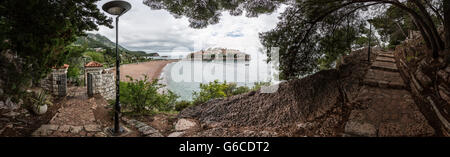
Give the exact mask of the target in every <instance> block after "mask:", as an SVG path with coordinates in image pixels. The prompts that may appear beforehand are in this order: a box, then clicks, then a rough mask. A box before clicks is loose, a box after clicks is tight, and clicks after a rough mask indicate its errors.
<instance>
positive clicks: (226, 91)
mask: <svg viewBox="0 0 450 157" xmlns="http://www.w3.org/2000/svg"><path fill="white" fill-rule="evenodd" d="M267 85H270V82H256V83H255V84H254V86H253V88H249V87H247V86H240V87H237V84H236V83H227V82H223V83H220V82H219V81H218V80H215V81H213V82H210V83H208V84H200V91H199V92H194V93H193V96H194V100H193V102H192V104H191V105H197V104H202V103H205V102H207V101H209V100H212V99H218V98H226V97H230V96H233V95H239V94H243V93H248V92H250V91H256V90H259V89H261V87H262V86H267ZM182 105H185V104H182Z"/></svg>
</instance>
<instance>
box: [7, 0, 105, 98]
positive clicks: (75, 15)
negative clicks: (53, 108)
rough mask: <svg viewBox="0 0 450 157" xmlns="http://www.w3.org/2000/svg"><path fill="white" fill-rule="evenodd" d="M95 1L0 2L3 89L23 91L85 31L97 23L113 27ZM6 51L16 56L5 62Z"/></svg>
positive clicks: (61, 60) (64, 55) (61, 59)
mask: <svg viewBox="0 0 450 157" xmlns="http://www.w3.org/2000/svg"><path fill="white" fill-rule="evenodd" d="M97 1H98V0H77V1H49V0H20V1H18V0H2V1H0V51H1V54H2V55H0V61H1V63H2V64H0V66H1V67H0V69H5V71H3V70H2V72H1V74H0V77H1V78H0V79H2V80H4V81H5V82H4V86H5V87H4V88H6V90H5V91H7V92H8V93H9V94H14V93H18V92H20V91H23V90H24V89H25V88H26V86H27V85H28V84H29V81H30V80H33V81H34V82H35V83H36V82H38V80H39V79H41V78H44V77H45V76H46V75H47V74H48V73H49V72H50V68H51V67H54V66H61V65H62V64H63V63H64V61H65V58H67V56H68V55H69V54H68V53H67V51H65V48H66V46H68V45H70V44H71V43H72V42H74V41H75V39H76V36H82V35H84V31H92V30H97V29H98V25H105V26H108V27H112V26H111V22H112V19H111V18H108V17H107V16H106V15H104V14H103V13H101V12H100V10H99V9H98V7H97V5H96V2H97ZM5 51H9V52H10V54H14V55H17V59H14V60H13V61H8V59H5V58H6V57H4V56H3V54H4V53H5ZM11 76H14V77H11ZM12 78H14V79H12Z"/></svg>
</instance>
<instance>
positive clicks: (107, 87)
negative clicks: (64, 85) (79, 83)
mask: <svg viewBox="0 0 450 157" xmlns="http://www.w3.org/2000/svg"><path fill="white" fill-rule="evenodd" d="M87 74H92V76H93V79H92V88H93V91H94V94H100V95H102V96H103V97H104V98H105V99H107V100H111V99H115V95H116V84H115V77H114V73H112V72H111V71H110V70H104V69H103V67H86V75H87ZM86 78H87V77H86ZM86 82H87V81H86Z"/></svg>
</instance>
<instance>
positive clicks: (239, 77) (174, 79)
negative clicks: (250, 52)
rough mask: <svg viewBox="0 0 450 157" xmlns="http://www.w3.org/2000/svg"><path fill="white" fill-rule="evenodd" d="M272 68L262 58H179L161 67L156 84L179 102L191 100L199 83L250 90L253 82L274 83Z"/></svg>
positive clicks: (275, 74) (274, 69)
mask: <svg viewBox="0 0 450 157" xmlns="http://www.w3.org/2000/svg"><path fill="white" fill-rule="evenodd" d="M276 69H277V68H276V66H275V65H273V64H270V63H267V61H265V60H264V59H254V60H250V61H233V60H231V61H217V60H215V61H192V60H187V59H181V60H180V61H178V62H173V63H170V64H168V65H166V67H164V69H163V72H162V73H161V75H160V80H161V81H160V83H163V84H165V85H166V89H168V90H170V91H172V92H174V93H175V94H177V95H178V96H180V98H179V100H188V101H190V100H192V99H193V93H194V92H198V91H200V84H202V83H203V84H207V83H209V82H213V81H215V80H218V81H219V82H227V83H236V84H237V86H247V87H250V88H251V87H253V86H254V83H256V82H271V83H273V84H274V83H277V82H278V79H277V78H276V76H278V71H277V70H276Z"/></svg>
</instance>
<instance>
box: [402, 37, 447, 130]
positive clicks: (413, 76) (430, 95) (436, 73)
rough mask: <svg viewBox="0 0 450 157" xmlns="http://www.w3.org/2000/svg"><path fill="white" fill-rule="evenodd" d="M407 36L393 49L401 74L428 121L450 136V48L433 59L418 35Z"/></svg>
mask: <svg viewBox="0 0 450 157" xmlns="http://www.w3.org/2000/svg"><path fill="white" fill-rule="evenodd" d="M408 39H409V40H407V41H405V42H404V43H403V44H401V45H399V46H397V47H396V49H395V59H396V60H397V66H398V67H399V70H400V73H401V75H402V77H403V78H404V80H405V83H406V84H407V85H408V88H409V90H410V91H411V93H412V95H413V96H414V99H415V102H416V104H418V106H419V108H421V111H422V112H424V114H425V115H426V117H427V119H428V121H429V122H430V124H431V125H433V127H434V128H437V130H440V131H441V132H442V134H443V135H444V136H450V123H449V122H450V51H448V50H447V51H443V52H440V54H439V57H438V58H433V57H431V50H429V49H427V48H426V47H425V45H423V44H422V43H421V41H422V39H421V37H420V34H418V33H411V35H410V37H409V38H408ZM427 115H428V116H427Z"/></svg>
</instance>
